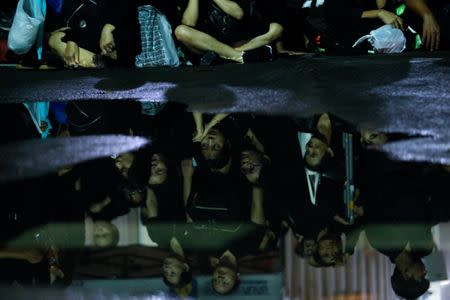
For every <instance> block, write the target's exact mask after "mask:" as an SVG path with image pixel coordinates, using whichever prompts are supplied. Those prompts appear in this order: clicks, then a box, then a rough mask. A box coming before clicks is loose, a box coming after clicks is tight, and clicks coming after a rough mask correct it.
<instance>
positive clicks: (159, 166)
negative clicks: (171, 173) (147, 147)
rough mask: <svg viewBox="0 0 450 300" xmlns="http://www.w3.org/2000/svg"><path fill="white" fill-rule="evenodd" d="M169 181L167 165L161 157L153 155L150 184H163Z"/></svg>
mask: <svg viewBox="0 0 450 300" xmlns="http://www.w3.org/2000/svg"><path fill="white" fill-rule="evenodd" d="M166 180H167V165H166V163H165V162H164V161H163V160H162V157H161V155H159V154H153V156H152V167H151V173H150V178H149V180H148V183H149V184H163V183H164V182H166Z"/></svg>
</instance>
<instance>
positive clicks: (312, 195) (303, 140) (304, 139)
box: [298, 132, 320, 205]
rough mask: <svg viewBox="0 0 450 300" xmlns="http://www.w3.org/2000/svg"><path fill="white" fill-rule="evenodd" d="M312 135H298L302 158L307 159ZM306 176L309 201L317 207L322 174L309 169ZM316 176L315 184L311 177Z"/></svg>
mask: <svg viewBox="0 0 450 300" xmlns="http://www.w3.org/2000/svg"><path fill="white" fill-rule="evenodd" d="M311 137H312V134H311V133H306V132H299V133H298V139H299V142H300V150H301V152H302V158H303V157H305V153H306V144H308V142H309V140H310V139H311ZM305 174H306V182H307V184H308V192H309V200H310V201H311V203H312V204H313V205H316V195H317V187H318V186H319V178H320V173H318V172H315V171H311V170H309V169H307V168H305ZM311 175H314V177H315V178H314V182H311V178H310V176H311Z"/></svg>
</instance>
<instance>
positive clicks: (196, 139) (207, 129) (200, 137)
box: [192, 122, 216, 143]
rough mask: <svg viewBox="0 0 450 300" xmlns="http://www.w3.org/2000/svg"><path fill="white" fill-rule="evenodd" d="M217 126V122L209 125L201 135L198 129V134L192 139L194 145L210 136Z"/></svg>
mask: <svg viewBox="0 0 450 300" xmlns="http://www.w3.org/2000/svg"><path fill="white" fill-rule="evenodd" d="M215 125H216V123H215V122H209V123H208V124H206V126H205V128H203V132H202V133H201V134H200V133H199V131H198V129H197V133H196V134H195V137H194V138H193V139H192V141H193V142H194V143H199V142H201V141H202V140H203V139H204V138H205V137H206V136H207V135H208V133H209V131H210V130H211V128H213V127H214V126H215Z"/></svg>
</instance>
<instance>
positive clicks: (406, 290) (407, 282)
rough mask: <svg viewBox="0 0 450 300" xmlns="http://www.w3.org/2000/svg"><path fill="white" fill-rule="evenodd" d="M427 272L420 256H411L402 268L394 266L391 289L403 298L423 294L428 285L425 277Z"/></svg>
mask: <svg viewBox="0 0 450 300" xmlns="http://www.w3.org/2000/svg"><path fill="white" fill-rule="evenodd" d="M426 274H427V272H426V269H425V266H424V264H423V262H422V260H421V259H420V258H417V257H412V259H411V261H410V262H409V263H408V264H407V265H405V266H404V267H403V268H399V267H397V266H396V268H395V269H394V273H393V274H392V277H391V284H392V289H393V290H394V292H395V293H396V294H397V296H399V297H402V298H405V299H416V298H419V297H420V296H421V295H423V294H424V293H425V292H426V291H427V290H428V288H429V287H430V282H429V281H428V280H427V279H425V275H426Z"/></svg>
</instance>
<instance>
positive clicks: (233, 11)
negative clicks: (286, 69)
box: [175, 0, 283, 63]
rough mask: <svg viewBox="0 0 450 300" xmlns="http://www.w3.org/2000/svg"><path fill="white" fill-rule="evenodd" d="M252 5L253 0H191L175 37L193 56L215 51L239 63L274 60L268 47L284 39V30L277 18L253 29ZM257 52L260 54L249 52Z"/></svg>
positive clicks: (272, 2) (270, 3) (272, 3)
mask: <svg viewBox="0 0 450 300" xmlns="http://www.w3.org/2000/svg"><path fill="white" fill-rule="evenodd" d="M266 2H269V5H268V6H269V7H276V6H277V4H276V2H275V1H270V0H267V1H266ZM252 5H253V4H252V3H251V2H250V1H242V0H236V1H231V0H213V1H199V0H189V1H188V4H187V6H186V8H185V10H184V13H183V17H182V21H181V23H182V24H181V25H179V26H178V27H177V28H176V29H175V36H176V38H177V39H178V41H180V42H181V43H182V44H183V45H185V46H186V47H187V48H188V49H189V50H190V51H191V52H193V53H194V54H198V55H202V54H204V53H205V52H207V51H212V52H213V53H215V54H216V55H218V56H220V57H222V58H224V59H227V60H230V61H234V62H238V63H244V62H252V61H257V60H271V59H272V58H273V52H272V48H271V47H270V46H268V45H269V44H271V43H273V42H275V41H276V40H278V39H279V38H280V37H281V34H282V32H283V27H282V26H281V25H280V24H279V23H277V22H276V20H275V18H274V19H273V20H272V19H270V18H267V20H269V22H270V23H269V24H268V26H267V28H265V29H263V28H257V29H258V30H256V31H255V30H253V29H252V25H254V24H252V22H254V20H252V19H253V18H252V16H251V15H250V13H251V11H253V10H254V8H252V7H251V6H252ZM271 13H273V10H272V11H271ZM263 15H264V14H263ZM264 17H267V14H265V15H264ZM264 17H263V18H264ZM256 26H257V27H259V26H260V25H259V24H258V25H256ZM261 29H262V30H261ZM261 47H262V48H261ZM255 49H259V51H256V52H255V51H250V50H255Z"/></svg>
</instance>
